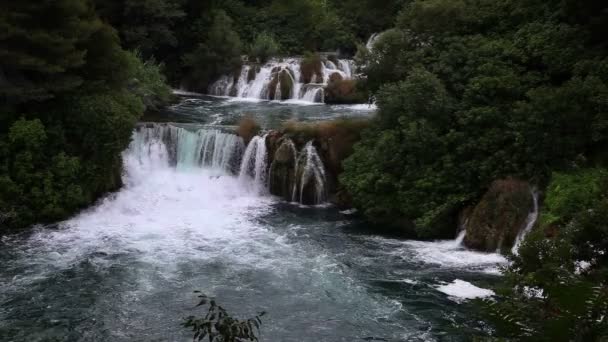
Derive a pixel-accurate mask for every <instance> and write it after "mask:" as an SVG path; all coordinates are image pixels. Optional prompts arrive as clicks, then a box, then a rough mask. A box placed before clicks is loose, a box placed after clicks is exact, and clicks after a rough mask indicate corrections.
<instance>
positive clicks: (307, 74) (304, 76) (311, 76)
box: [300, 54, 323, 83]
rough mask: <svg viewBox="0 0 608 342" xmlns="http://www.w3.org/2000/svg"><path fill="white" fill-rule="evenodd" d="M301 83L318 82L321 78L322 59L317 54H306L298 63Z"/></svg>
mask: <svg viewBox="0 0 608 342" xmlns="http://www.w3.org/2000/svg"><path fill="white" fill-rule="evenodd" d="M300 72H301V76H300V77H301V79H300V81H301V82H302V83H318V82H320V81H321V80H323V61H322V60H321V56H319V54H311V55H307V56H306V57H304V58H303V59H302V62H301V63H300Z"/></svg>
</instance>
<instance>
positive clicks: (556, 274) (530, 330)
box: [485, 169, 608, 341]
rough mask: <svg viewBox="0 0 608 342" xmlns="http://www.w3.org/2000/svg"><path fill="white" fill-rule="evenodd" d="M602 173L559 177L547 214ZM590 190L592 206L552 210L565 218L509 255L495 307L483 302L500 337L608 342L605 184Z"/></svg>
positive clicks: (607, 186)
mask: <svg viewBox="0 0 608 342" xmlns="http://www.w3.org/2000/svg"><path fill="white" fill-rule="evenodd" d="M604 172H605V170H599V169H589V170H580V171H578V172H576V173H573V174H561V175H559V176H557V177H554V179H553V181H552V185H551V186H550V188H553V190H550V191H549V194H548V199H549V198H551V197H553V198H555V199H557V200H556V201H555V203H559V205H558V206H557V207H553V208H551V209H550V210H555V208H563V209H565V208H564V207H561V205H562V204H565V202H563V201H562V200H561V199H562V196H566V194H575V193H576V192H577V191H578V190H584V187H585V185H584V183H585V181H586V180H589V179H591V180H592V181H593V182H595V181H596V180H597V179H596V177H597V176H599V177H604V175H605V173H604ZM581 187H583V188H581ZM592 189H593V192H592V193H589V194H587V195H588V198H584V202H585V203H587V204H583V205H578V204H574V203H572V204H573V207H572V208H568V210H566V211H559V210H558V211H553V213H554V214H555V215H557V213H560V214H564V215H565V216H563V217H558V219H557V220H555V221H554V224H555V225H556V232H555V233H554V234H553V236H550V237H547V236H545V232H544V230H542V229H535V230H533V231H532V232H531V233H530V234H528V236H527V237H526V239H525V240H524V242H523V244H522V245H521V246H520V248H519V253H518V255H515V256H513V257H512V258H513V263H512V264H511V265H509V266H508V267H507V269H506V281H505V284H504V285H503V286H502V287H501V288H500V289H499V291H498V292H497V293H498V294H499V298H498V301H496V302H488V303H486V309H487V310H486V311H485V313H488V314H489V316H488V317H489V319H490V321H491V322H492V323H493V324H494V327H495V328H496V329H497V334H498V336H502V337H511V338H517V339H521V340H529V341H538V340H547V341H558V340H559V341H602V340H604V339H606V338H607V337H608V321H607V320H606V317H608V316H607V315H606V314H607V313H608V285H607V284H608V283H607V281H608V199H607V198H606V193H607V191H608V184H606V183H603V184H601V185H600V186H599V189H596V188H594V186H592ZM556 191H557V194H556V193H555V192H556ZM576 196H577V197H578V195H576ZM578 198H580V197H578ZM581 199H583V198H581Z"/></svg>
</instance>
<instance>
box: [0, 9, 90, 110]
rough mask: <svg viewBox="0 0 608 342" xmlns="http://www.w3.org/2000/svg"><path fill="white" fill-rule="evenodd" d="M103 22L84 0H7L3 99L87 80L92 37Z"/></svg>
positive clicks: (1, 54) (46, 93) (35, 95)
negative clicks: (84, 72)
mask: <svg viewBox="0 0 608 342" xmlns="http://www.w3.org/2000/svg"><path fill="white" fill-rule="evenodd" d="M101 26H102V23H101V22H100V21H99V20H98V19H97V17H96V16H95V13H94V12H93V8H92V6H90V4H89V2H88V1H83V0H58V1H43V2H23V1H17V2H15V1H4V2H3V5H2V11H0V27H1V28H2V29H1V31H2V34H0V45H2V48H1V49H0V74H1V75H2V82H0V102H3V103H9V104H16V103H23V102H26V101H29V100H45V99H48V98H51V97H53V96H55V95H56V94H57V93H60V92H65V91H69V90H72V89H75V88H77V87H79V86H80V85H81V84H82V83H83V78H82V76H81V75H80V70H81V68H82V67H83V66H84V65H85V64H86V59H87V50H86V49H85V48H84V47H83V43H85V42H87V41H88V40H89V39H90V38H91V36H92V35H93V33H94V32H96V31H97V30H99V29H100V27H101Z"/></svg>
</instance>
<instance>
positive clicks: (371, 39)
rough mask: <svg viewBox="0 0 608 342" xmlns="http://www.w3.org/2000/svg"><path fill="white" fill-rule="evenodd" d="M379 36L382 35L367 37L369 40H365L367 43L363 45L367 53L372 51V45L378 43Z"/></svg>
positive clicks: (376, 34)
mask: <svg viewBox="0 0 608 342" xmlns="http://www.w3.org/2000/svg"><path fill="white" fill-rule="evenodd" d="M381 35H382V33H374V34H372V35H371V36H370V37H369V39H368V40H367V43H365V47H366V48H367V50H368V51H372V50H374V45H375V44H376V42H377V41H378V38H380V36H381Z"/></svg>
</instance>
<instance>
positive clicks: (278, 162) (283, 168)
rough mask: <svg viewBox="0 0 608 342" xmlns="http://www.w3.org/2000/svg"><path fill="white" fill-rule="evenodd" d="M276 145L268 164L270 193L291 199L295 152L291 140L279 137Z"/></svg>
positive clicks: (293, 183) (293, 182)
mask: <svg viewBox="0 0 608 342" xmlns="http://www.w3.org/2000/svg"><path fill="white" fill-rule="evenodd" d="M276 145H279V147H278V148H277V149H276V151H275V152H274V153H273V155H272V156H273V157H272V163H271V164H270V174H269V177H270V179H269V183H270V193H271V194H273V195H275V196H281V197H283V198H284V199H286V200H288V201H291V200H292V199H293V198H292V197H293V190H294V185H295V182H296V181H295V171H296V170H295V168H296V158H297V152H296V150H295V147H294V145H293V143H292V142H291V140H289V139H288V138H285V137H283V138H281V139H279V140H278V141H277V143H276Z"/></svg>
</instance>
